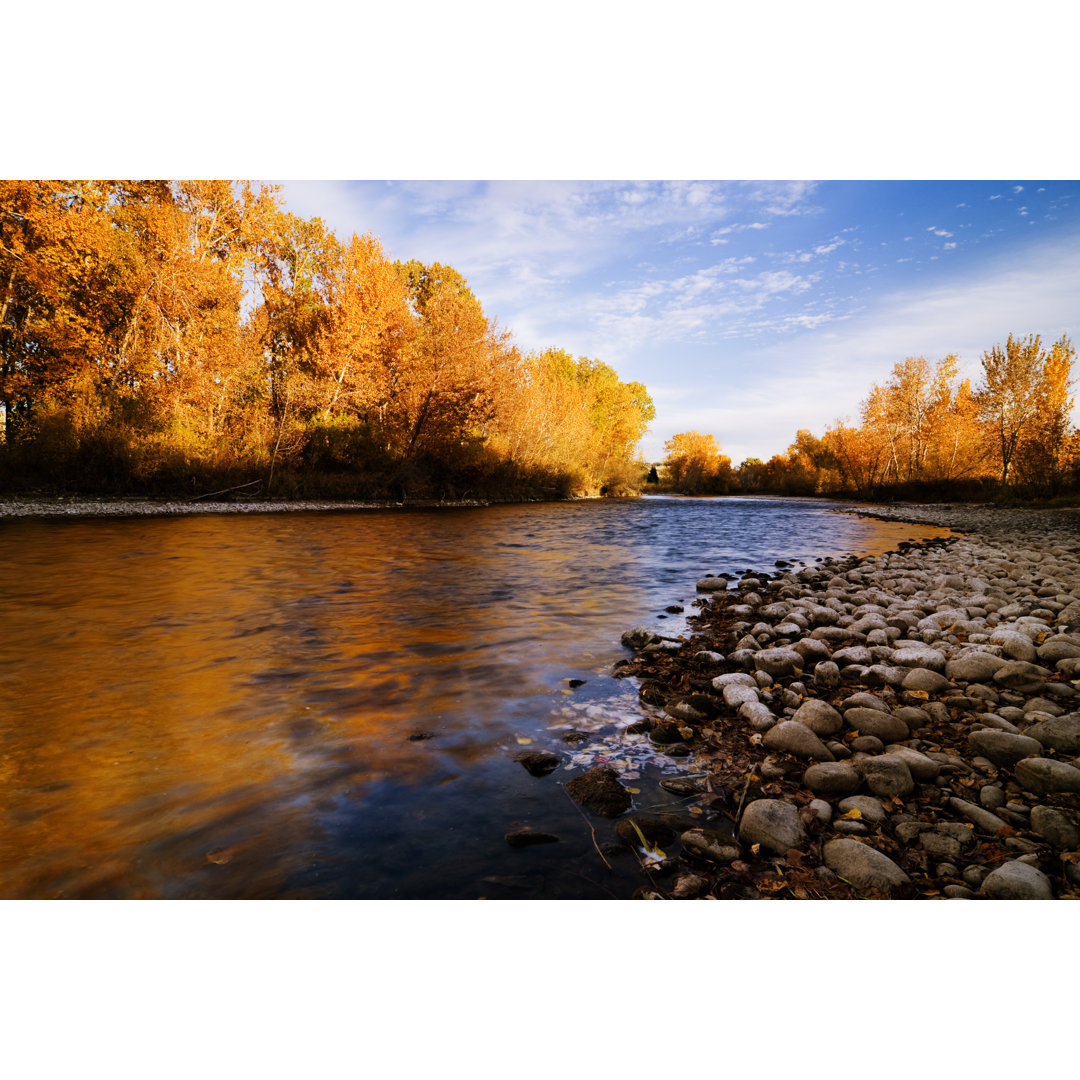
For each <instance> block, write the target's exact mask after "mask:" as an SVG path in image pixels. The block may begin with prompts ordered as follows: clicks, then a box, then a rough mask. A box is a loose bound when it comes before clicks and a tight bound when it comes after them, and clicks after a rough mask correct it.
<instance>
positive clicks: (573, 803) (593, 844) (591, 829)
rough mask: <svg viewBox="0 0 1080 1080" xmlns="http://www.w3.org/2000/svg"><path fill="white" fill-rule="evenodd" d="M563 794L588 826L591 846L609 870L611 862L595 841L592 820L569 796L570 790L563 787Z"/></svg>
mask: <svg viewBox="0 0 1080 1080" xmlns="http://www.w3.org/2000/svg"><path fill="white" fill-rule="evenodd" d="M563 794H564V795H565V796H566V797H567V798H568V799H570V805H571V806H573V808H574V809H575V810H576V811H577V812H578V813H579V814H580V815H581V819H582V821H584V822H585V824H586V825H588V826H589V832H591V833H592V846H593V847H594V848H596V854H597V855H599V856H600V861H601V862H602V863H603V864H604V865H605V866H606V867H607V868H608V869H609V870H610V869H611V863H609V862H608V861H607V859H605V858H604V853H603V852H602V851H601V850H600V845H599V844H598V843H597V842H596V830H595V829H594V828H593V825H592V822H591V821H590V820H589V819H588V818H587V817H586V816H585V811H584V810H582V809H581V807H580V806H578V804H577V803H576V802H574V800H573V799H571V798H570V792H569V791H567V790H566V788H563Z"/></svg>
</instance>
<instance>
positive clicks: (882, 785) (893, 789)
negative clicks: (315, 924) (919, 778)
mask: <svg viewBox="0 0 1080 1080" xmlns="http://www.w3.org/2000/svg"><path fill="white" fill-rule="evenodd" d="M854 765H855V769H856V771H857V772H858V773H859V775H860V776H861V777H862V778H863V781H864V782H865V784H866V786H867V787H868V788H869V789H870V791H871V792H872V793H873V794H874V795H878V796H880V797H882V798H892V797H893V796H894V795H898V796H899V797H900V798H904V797H905V796H907V795H910V794H911V793H912V792H913V791H914V790H915V781H914V780H913V779H912V778H911V771H910V770H909V769H908V767H907V763H906V762H905V761H904V760H903V759H902V758H900V757H898V756H897V755H895V754H882V755H881V756H880V757H871V758H863V759H861V760H860V761H856V762H854Z"/></svg>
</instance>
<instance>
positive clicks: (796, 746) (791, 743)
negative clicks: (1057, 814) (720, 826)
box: [762, 720, 1080, 775]
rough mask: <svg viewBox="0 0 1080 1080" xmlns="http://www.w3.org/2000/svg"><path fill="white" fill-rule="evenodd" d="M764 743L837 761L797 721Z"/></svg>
mask: <svg viewBox="0 0 1080 1080" xmlns="http://www.w3.org/2000/svg"><path fill="white" fill-rule="evenodd" d="M762 743H763V744H764V745H765V746H767V747H768V748H769V749H770V750H779V751H782V752H783V753H785V754H792V755H794V756H795V757H797V758H802V759H812V760H815V761H833V760H835V759H834V758H833V755H832V751H830V750H829V749H828V748H827V747H826V746H825V744H824V743H823V742H822V741H821V740H820V739H819V738H818V737H817V736H816V735H815V734H814V733H813V732H812V731H811V730H810V729H809V728H808V727H807V726H806V725H805V724H800V723H798V722H797V721H795V720H782V721H780V723H778V724H776V725H775V726H774V727H771V728H769V730H768V731H766V732H765V734H764V736H763V737H762ZM1078 775H1080V773H1078Z"/></svg>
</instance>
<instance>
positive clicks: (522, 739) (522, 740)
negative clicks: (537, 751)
mask: <svg viewBox="0 0 1080 1080" xmlns="http://www.w3.org/2000/svg"><path fill="white" fill-rule="evenodd" d="M531 742H532V739H526V738H525V737H524V736H522V735H519V736H518V737H517V744H518V746H528V745H529V743H531Z"/></svg>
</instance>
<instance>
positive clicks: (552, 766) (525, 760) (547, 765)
mask: <svg viewBox="0 0 1080 1080" xmlns="http://www.w3.org/2000/svg"><path fill="white" fill-rule="evenodd" d="M514 760H515V761H517V762H519V763H520V764H521V765H522V766H524V768H525V771H526V772H528V773H530V774H531V775H532V776H547V775H548V773H552V772H554V771H555V770H556V769H557V768H558V767H559V762H560V761H561V760H562V759H561V758H560V757H559V756H558V754H552V753H551V752H550V751H548V750H528V751H525V752H524V753H521V754H516V755H515V756H514Z"/></svg>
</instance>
